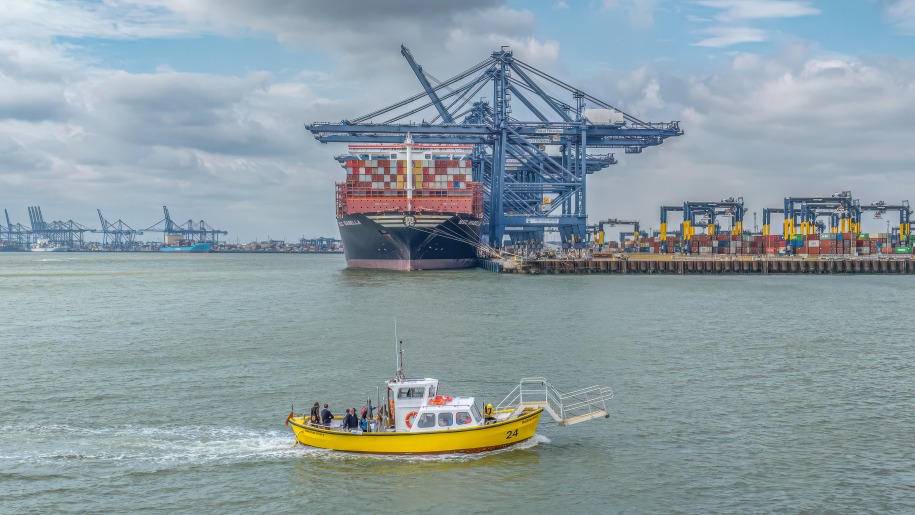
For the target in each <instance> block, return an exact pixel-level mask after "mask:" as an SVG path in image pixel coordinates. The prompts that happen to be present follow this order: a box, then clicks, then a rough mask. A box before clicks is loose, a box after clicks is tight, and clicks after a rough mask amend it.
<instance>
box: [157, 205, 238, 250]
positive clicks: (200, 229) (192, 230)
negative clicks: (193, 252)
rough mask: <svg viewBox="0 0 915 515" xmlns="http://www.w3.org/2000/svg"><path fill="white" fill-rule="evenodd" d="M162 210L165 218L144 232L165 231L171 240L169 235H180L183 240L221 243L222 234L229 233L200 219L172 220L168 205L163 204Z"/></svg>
mask: <svg viewBox="0 0 915 515" xmlns="http://www.w3.org/2000/svg"><path fill="white" fill-rule="evenodd" d="M162 211H163V212H164V213H165V218H163V219H162V220H159V221H158V222H156V223H155V224H154V225H152V226H150V227H147V228H146V229H143V231H144V232H161V233H164V234H165V239H166V240H169V239H170V238H169V236H172V237H180V239H181V240H185V241H189V242H203V241H207V242H214V243H219V236H220V235H226V234H229V233H228V232H227V231H223V230H220V229H214V228H213V227H211V226H210V225H209V224H208V223H206V222H205V221H203V220H200V221H199V222H194V221H193V220H188V221H187V222H185V223H184V224H183V225H182V224H177V223H175V222H174V221H173V220H172V217H171V214H170V213H169V212H168V206H162ZM169 243H170V242H169Z"/></svg>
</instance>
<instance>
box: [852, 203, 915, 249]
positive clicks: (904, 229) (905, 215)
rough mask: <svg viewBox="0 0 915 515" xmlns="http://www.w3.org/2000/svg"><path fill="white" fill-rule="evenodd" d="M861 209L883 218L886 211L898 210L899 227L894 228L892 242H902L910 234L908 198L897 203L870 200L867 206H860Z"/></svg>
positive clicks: (910, 216)
mask: <svg viewBox="0 0 915 515" xmlns="http://www.w3.org/2000/svg"><path fill="white" fill-rule="evenodd" d="M860 207H861V211H873V212H874V218H883V215H885V214H886V213H887V211H898V212H899V228H898V229H896V228H894V230H893V232H894V233H895V234H894V240H895V241H894V243H895V244H897V245H900V244H903V245H904V243H903V242H904V241H907V240H908V238H909V237H910V236H911V234H912V233H911V231H912V210H911V208H910V206H909V201H908V200H903V201H902V202H900V203H899V204H887V203H886V202H884V201H882V200H877V201H874V202H871V203H870V205H868V206H860Z"/></svg>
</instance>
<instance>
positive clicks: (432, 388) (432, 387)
mask: <svg viewBox="0 0 915 515" xmlns="http://www.w3.org/2000/svg"><path fill="white" fill-rule="evenodd" d="M433 397H435V386H430V387H429V398H430V399H431V398H433Z"/></svg>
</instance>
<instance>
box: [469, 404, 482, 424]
mask: <svg viewBox="0 0 915 515" xmlns="http://www.w3.org/2000/svg"><path fill="white" fill-rule="evenodd" d="M470 412H471V413H473V419H474V420H476V421H477V422H479V421H481V420H483V416H482V415H480V410H479V409H478V408H477V405H476V404H474V405H473V406H471V407H470Z"/></svg>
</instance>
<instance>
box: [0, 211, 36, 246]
mask: <svg viewBox="0 0 915 515" xmlns="http://www.w3.org/2000/svg"><path fill="white" fill-rule="evenodd" d="M3 214H4V216H5V217H6V227H3V226H2V225H0V239H2V240H3V241H5V243H6V245H7V246H9V247H14V248H18V249H24V248H25V247H26V246H28V243H29V237H30V235H31V232H32V231H31V229H29V228H28V227H26V226H24V225H22V224H21V223H13V222H12V221H10V213H9V211H7V210H6V209H4V210H3Z"/></svg>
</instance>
